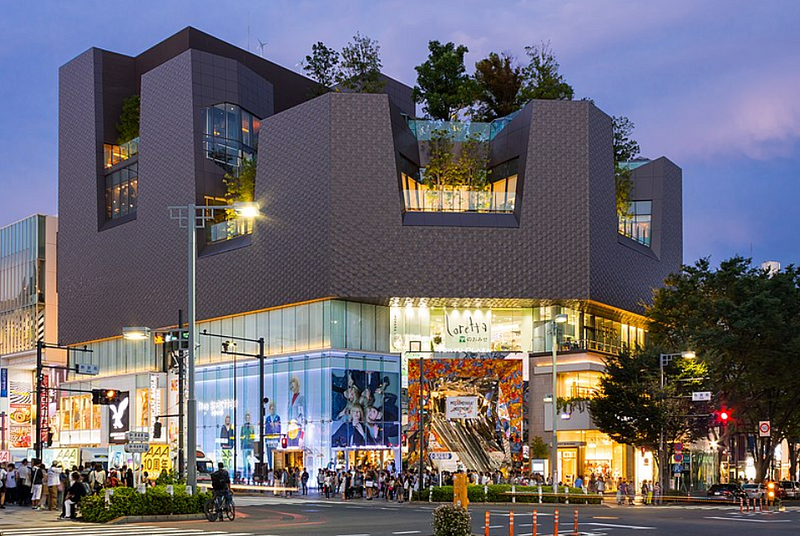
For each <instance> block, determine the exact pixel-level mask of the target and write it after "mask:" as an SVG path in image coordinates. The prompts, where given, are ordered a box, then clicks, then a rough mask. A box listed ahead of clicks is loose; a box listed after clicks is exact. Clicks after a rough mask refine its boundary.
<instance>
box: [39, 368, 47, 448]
mask: <svg viewBox="0 0 800 536" xmlns="http://www.w3.org/2000/svg"><path fill="white" fill-rule="evenodd" d="M48 380H49V378H48V377H47V376H46V375H42V389H41V391H39V409H40V413H39V416H38V418H39V419H40V422H41V425H42V429H41V433H40V436H39V441H41V443H42V444H43V445H44V444H45V443H47V436H48V432H49V430H50V404H49V403H48V398H49V397H48V393H49V391H48V389H47V388H48V387H49V384H48ZM48 446H49V445H48Z"/></svg>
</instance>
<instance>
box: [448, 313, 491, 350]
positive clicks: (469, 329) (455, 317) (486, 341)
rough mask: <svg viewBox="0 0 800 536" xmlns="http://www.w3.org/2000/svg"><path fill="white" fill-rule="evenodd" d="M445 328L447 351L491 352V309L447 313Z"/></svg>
mask: <svg viewBox="0 0 800 536" xmlns="http://www.w3.org/2000/svg"><path fill="white" fill-rule="evenodd" d="M444 328H445V329H444V333H443V338H444V346H445V348H446V349H447V350H477V351H481V350H491V347H492V312H491V310H490V309H476V310H468V309H467V310H463V311H459V310H453V311H445V313H444Z"/></svg>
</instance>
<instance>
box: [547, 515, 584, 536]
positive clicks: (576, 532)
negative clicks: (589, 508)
mask: <svg viewBox="0 0 800 536" xmlns="http://www.w3.org/2000/svg"><path fill="white" fill-rule="evenodd" d="M572 534H574V536H578V509H577V508H576V509H575V520H574V522H573V524H572ZM553 536H556V535H553Z"/></svg>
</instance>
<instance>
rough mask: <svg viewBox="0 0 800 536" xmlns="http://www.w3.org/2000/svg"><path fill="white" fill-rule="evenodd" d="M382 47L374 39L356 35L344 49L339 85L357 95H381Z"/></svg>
mask: <svg viewBox="0 0 800 536" xmlns="http://www.w3.org/2000/svg"><path fill="white" fill-rule="evenodd" d="M380 51H381V47H380V45H379V44H378V42H377V41H376V40H374V39H370V38H369V37H367V36H366V35H361V34H360V33H356V35H354V36H353V40H352V41H350V42H349V43H347V45H345V46H344V48H342V57H341V62H340V70H339V80H338V81H339V83H340V84H341V85H342V87H344V88H345V89H348V90H350V91H354V92H356V93H379V92H380V91H381V90H382V89H383V86H384V84H383V81H382V80H381V67H382V66H383V65H382V64H381V57H380Z"/></svg>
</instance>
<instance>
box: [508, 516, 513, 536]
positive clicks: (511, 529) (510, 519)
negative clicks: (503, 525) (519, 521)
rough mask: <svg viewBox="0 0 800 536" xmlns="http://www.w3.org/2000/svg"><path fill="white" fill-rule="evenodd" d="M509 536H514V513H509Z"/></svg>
mask: <svg viewBox="0 0 800 536" xmlns="http://www.w3.org/2000/svg"><path fill="white" fill-rule="evenodd" d="M508 536H514V512H509V513H508Z"/></svg>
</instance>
